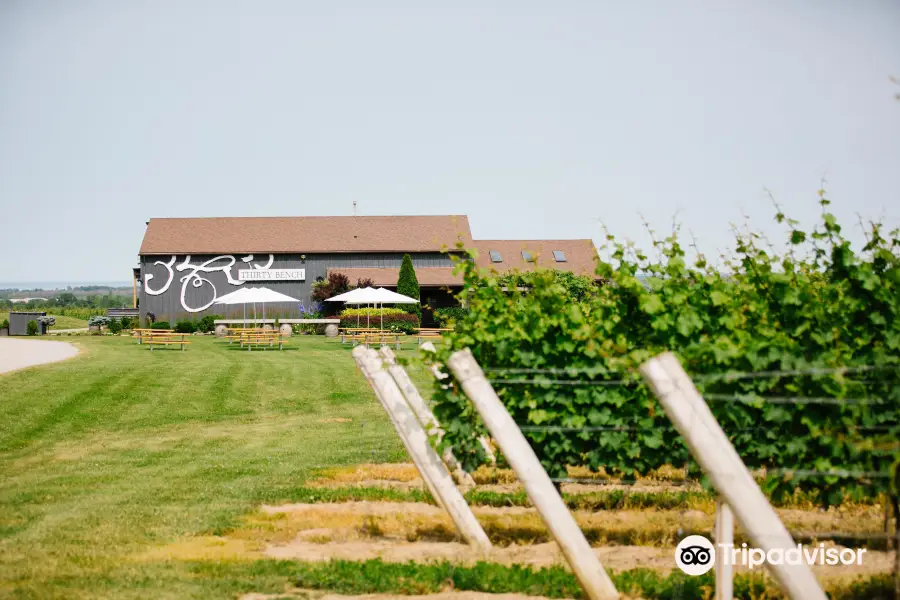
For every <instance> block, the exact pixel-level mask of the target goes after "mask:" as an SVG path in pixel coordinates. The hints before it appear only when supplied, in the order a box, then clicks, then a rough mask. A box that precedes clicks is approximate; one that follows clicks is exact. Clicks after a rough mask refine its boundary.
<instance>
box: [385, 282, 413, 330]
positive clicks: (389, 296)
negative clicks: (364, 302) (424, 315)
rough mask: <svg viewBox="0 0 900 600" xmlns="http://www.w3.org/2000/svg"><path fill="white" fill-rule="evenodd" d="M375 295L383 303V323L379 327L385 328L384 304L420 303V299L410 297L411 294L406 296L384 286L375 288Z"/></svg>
mask: <svg viewBox="0 0 900 600" xmlns="http://www.w3.org/2000/svg"><path fill="white" fill-rule="evenodd" d="M375 296H376V297H377V298H378V300H377V302H378V303H379V304H381V324H380V326H379V327H378V328H379V329H384V305H385V304H418V303H419V301H418V300H416V299H415V298H410V297H409V296H404V295H403V294H398V293H397V292H392V291H391V290H386V289H384V288H378V289H376V290H375Z"/></svg>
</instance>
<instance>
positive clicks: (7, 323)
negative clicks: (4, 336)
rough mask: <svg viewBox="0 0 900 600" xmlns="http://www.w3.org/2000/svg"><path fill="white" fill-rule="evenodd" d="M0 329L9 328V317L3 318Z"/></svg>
mask: <svg viewBox="0 0 900 600" xmlns="http://www.w3.org/2000/svg"><path fill="white" fill-rule="evenodd" d="M0 329H9V319H3V321H2V322H0Z"/></svg>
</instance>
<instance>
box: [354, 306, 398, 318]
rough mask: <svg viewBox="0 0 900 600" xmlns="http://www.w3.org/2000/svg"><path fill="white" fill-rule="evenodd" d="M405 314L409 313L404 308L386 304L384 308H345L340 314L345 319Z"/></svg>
mask: <svg viewBox="0 0 900 600" xmlns="http://www.w3.org/2000/svg"><path fill="white" fill-rule="evenodd" d="M405 314H408V313H407V312H406V311H405V310H403V309H402V308H393V307H387V306H385V307H384V309H382V308H381V307H380V306H379V307H378V308H375V307H372V306H366V307H363V308H345V309H344V310H342V311H341V315H340V316H341V318H342V319H344V318H348V319H349V318H350V317H354V318H355V317H357V316H358V317H360V318H363V319H365V318H366V317H375V318H378V317H380V316H381V315H384V316H388V315H405Z"/></svg>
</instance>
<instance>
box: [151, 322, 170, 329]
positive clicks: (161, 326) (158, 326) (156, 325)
mask: <svg viewBox="0 0 900 600" xmlns="http://www.w3.org/2000/svg"><path fill="white" fill-rule="evenodd" d="M150 329H171V327H169V322H168V321H156V322H153V323H150Z"/></svg>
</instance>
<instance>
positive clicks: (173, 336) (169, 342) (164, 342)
mask: <svg viewBox="0 0 900 600" xmlns="http://www.w3.org/2000/svg"><path fill="white" fill-rule="evenodd" d="M186 335H187V334H185V333H162V334H158V335H157V334H154V335H150V336H148V337H147V338H146V339H145V340H144V342H143V343H144V344H147V345H148V346H150V352H153V346H181V351H182V352H184V348H185V346H187V345H188V344H190V343H191V342H190V341H188V340H185V339H184V338H185V336H186Z"/></svg>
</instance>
